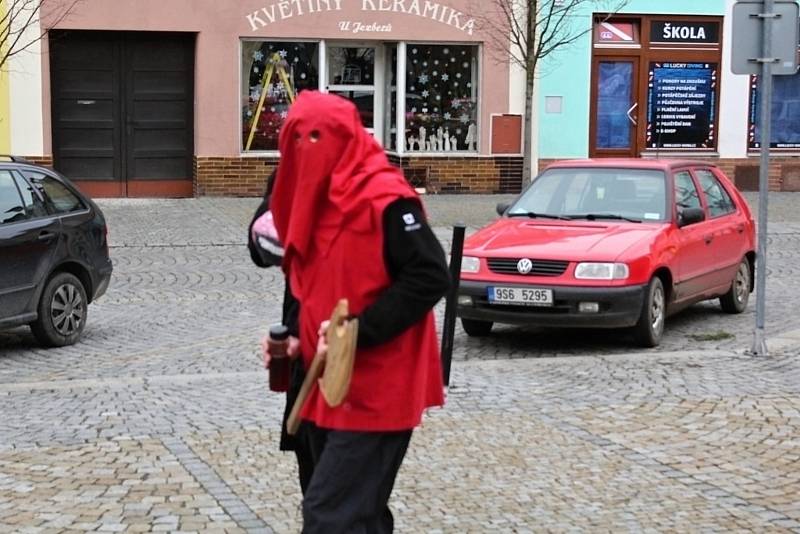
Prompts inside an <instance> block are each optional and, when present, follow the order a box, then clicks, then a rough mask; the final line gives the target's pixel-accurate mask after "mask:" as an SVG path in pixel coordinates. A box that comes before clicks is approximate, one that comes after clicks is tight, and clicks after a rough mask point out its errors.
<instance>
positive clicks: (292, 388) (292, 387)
mask: <svg viewBox="0 0 800 534" xmlns="http://www.w3.org/2000/svg"><path fill="white" fill-rule="evenodd" d="M291 373H292V374H291V379H290V381H289V391H287V392H286V407H285V408H284V410H283V422H282V423H281V442H280V449H281V450H282V451H294V455H295V458H297V476H298V479H299V481H300V491H302V492H303V495H305V494H306V490H307V489H308V484H309V482H310V481H311V474H312V473H313V472H314V458H313V456H311V446H310V443H309V436H310V435H309V433H308V430H307V427H309V426H310V425H309V424H308V423H306V422H301V423H300V428H299V429H298V430H297V435H294V436H290V435H289V434H288V432H287V431H286V422H287V420H288V419H289V413H290V412H291V411H292V407H293V406H294V401H295V399H296V398H297V394H298V392H299V391H300V388H301V387H302V385H303V378H305V371H303V362H302V361H301V360H300V359H299V358H298V359H297V360H294V361H293V362H292V366H291Z"/></svg>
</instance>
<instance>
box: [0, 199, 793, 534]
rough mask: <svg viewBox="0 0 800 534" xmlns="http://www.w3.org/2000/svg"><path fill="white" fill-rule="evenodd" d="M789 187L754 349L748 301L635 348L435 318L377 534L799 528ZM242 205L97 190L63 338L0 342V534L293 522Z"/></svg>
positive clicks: (467, 202)
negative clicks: (441, 338)
mask: <svg viewBox="0 0 800 534" xmlns="http://www.w3.org/2000/svg"><path fill="white" fill-rule="evenodd" d="M509 198H510V197H507V196H431V197H427V198H426V204H427V207H428V212H429V217H430V219H431V221H432V223H433V225H434V227H435V231H436V233H437V235H438V236H439V237H440V239H441V240H442V242H443V244H444V246H445V247H449V240H450V236H451V225H452V224H454V223H455V222H458V221H460V220H461V221H463V222H465V223H466V224H467V226H468V228H469V229H470V230H472V229H474V228H476V227H478V226H480V225H481V224H484V223H485V222H488V221H490V220H491V219H492V218H493V217H494V204H495V203H496V202H499V201H505V200H508V199H509ZM749 199H750V201H751V204H753V205H755V204H756V198H755V196H753V195H749ZM798 200H800V196H798V195H794V194H783V193H782V194H772V195H771V196H770V224H769V233H770V241H769V247H770V255H769V276H768V291H767V299H768V315H767V319H768V321H767V327H768V336H769V337H768V341H769V340H770V339H771V338H776V337H778V336H782V339H783V340H784V343H783V344H782V345H781V346H780V348H779V349H776V350H774V351H773V352H772V353H771V355H770V356H769V357H767V358H758V357H753V356H750V355H748V354H747V353H746V351H745V349H746V348H748V347H749V344H750V342H751V336H752V327H753V321H754V310H755V306H754V303H755V300H754V299H753V300H751V305H750V308H749V309H748V312H747V313H745V314H742V315H741V316H729V315H726V314H723V313H721V312H720V311H719V308H718V306H717V305H716V304H715V303H708V304H702V305H698V306H695V307H693V308H691V309H690V310H688V311H687V312H685V313H683V314H681V315H679V316H677V317H674V318H672V319H671V320H670V321H669V322H668V325H667V333H666V336H665V340H664V343H663V344H662V346H661V347H659V348H658V349H654V350H649V351H640V350H639V349H636V348H635V347H634V346H633V344H632V341H631V340H630V339H628V338H627V337H626V336H624V335H621V334H619V333H615V332H603V331H590V332H584V331H581V332H580V333H578V334H576V333H575V332H572V331H569V330H564V331H546V330H539V329H533V328H520V327H496V329H495V332H494V333H493V334H492V335H491V336H490V337H488V338H485V339H481V340H476V339H470V338H467V337H466V335H465V334H464V333H463V331H462V330H461V329H460V327H457V329H456V339H455V343H454V346H455V353H454V360H455V361H454V364H453V370H452V387H451V388H450V389H449V391H448V396H447V404H446V406H445V408H444V409H437V410H432V411H431V412H430V414H429V415H428V417H426V420H425V422H424V424H423V426H422V427H421V428H420V429H418V430H417V431H416V432H415V434H414V437H413V439H412V444H411V448H410V450H409V453H408V456H407V459H406V461H405V463H404V465H403V468H402V470H401V472H400V476H399V478H398V481H397V485H396V488H395V492H394V495H393V499H392V502H391V506H392V508H393V510H394V512H395V517H396V527H397V530H398V532H409V533H410V532H490V531H491V532H495V531H497V532H542V531H550V532H572V531H632V532H633V531H635V532H641V531H652V532H662V531H709V532H712V531H757V532H761V531H765V530H770V531H775V532H800V499H798V497H797V496H798V495H800V437H798V436H800V395H798V391H799V390H800V363H798V362H799V361H800V360H798V356H800V335H798V334H797V332H798V330H799V329H800V320H799V319H797V318H796V314H795V312H794V309H795V307H796V306H795V302H797V301H798V298H797V297H798V296H800V290H799V289H797V284H796V282H795V280H796V278H797V277H796V274H797V267H796V265H797V263H798V259H799V257H800V210H796V209H795V208H794V206H795V205H797V201H798ZM256 204H257V200H256V199H207V198H201V199H191V200H105V201H101V206H102V207H103V209H104V211H105V213H106V215H107V217H108V220H109V225H110V236H111V242H112V245H113V246H112V251H111V254H112V257H113V260H114V263H115V272H114V277H113V280H112V285H111V287H110V289H109V292H108V294H107V295H106V296H104V297H103V298H102V299H100V300H99V301H98V302H96V303H94V304H92V305H91V307H90V309H89V324H88V326H87V329H86V332H85V337H84V340H83V341H82V342H81V343H80V344H78V345H76V346H73V347H68V348H63V349H51V350H45V349H41V348H39V347H37V346H36V344H35V342H34V341H33V339H32V337H31V336H30V334H29V333H28V332H27V330H26V329H16V330H14V331H12V332H10V333H0V406H2V408H1V410H2V416H1V417H0V532H15V533H16V532H84V531H101V532H103V531H104V532H121V531H125V532H145V531H155V532H157V531H164V532H276V533H283V532H298V531H299V529H300V524H301V516H300V507H299V505H300V494H299V488H298V485H297V481H296V473H295V464H294V458H293V456H292V455H290V454H284V453H280V452H278V451H277V441H278V437H279V436H278V431H277V430H278V424H279V417H280V414H281V412H282V409H283V403H282V397H281V396H279V395H276V394H271V393H269V392H268V391H267V376H266V374H265V372H264V370H263V368H262V367H261V364H260V361H259V357H258V339H259V337H260V335H262V333H263V332H264V330H265V329H266V327H267V325H269V324H270V323H273V322H276V321H277V320H278V318H279V315H280V307H279V303H280V298H281V296H282V278H281V275H280V272H279V271H277V270H276V269H258V268H256V267H254V266H253V265H252V264H251V263H250V260H249V257H248V255H247V251H246V248H245V247H244V228H245V226H246V224H247V222H248V221H249V218H250V215H251V213H252V210H253V209H254V208H255V206H256ZM442 312H443V306H442V305H440V306H439V307H437V315H438V324H441V318H442ZM712 338H713V339H712ZM795 339H796V340H797V343H793V340H795ZM787 340H788V343H786V341H787Z"/></svg>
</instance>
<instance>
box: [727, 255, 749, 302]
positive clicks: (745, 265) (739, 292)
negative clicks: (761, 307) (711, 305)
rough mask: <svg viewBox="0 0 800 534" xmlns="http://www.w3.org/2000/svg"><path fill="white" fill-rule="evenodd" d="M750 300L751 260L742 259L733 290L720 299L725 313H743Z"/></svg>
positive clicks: (734, 279) (732, 283)
mask: <svg viewBox="0 0 800 534" xmlns="http://www.w3.org/2000/svg"><path fill="white" fill-rule="evenodd" d="M749 299H750V260H748V259H747V258H742V261H741V263H739V268H738V269H736V275H735V276H734V277H733V282H731V288H730V289H729V290H728V292H727V293H725V294H724V295H722V296H721V297H720V298H719V303H720V305H721V306H722V311H724V312H725V313H742V312H743V311H744V310H745V308H747V301H748V300H749Z"/></svg>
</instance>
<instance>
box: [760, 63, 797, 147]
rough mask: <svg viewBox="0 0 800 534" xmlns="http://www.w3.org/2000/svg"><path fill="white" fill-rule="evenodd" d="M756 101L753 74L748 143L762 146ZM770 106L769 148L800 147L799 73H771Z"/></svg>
mask: <svg viewBox="0 0 800 534" xmlns="http://www.w3.org/2000/svg"><path fill="white" fill-rule="evenodd" d="M759 102H760V101H759V83H758V76H752V77H751V80H750V115H749V116H750V128H749V129H748V131H749V132H750V135H749V140H748V141H749V142H748V145H749V147H750V148H751V149H757V148H760V147H761V133H760V128H759V123H760V121H759V119H758V117H759V114H760V111H759V110H760V108H759V106H760V103H759ZM771 107H772V122H771V125H770V126H771V128H770V135H769V137H770V148H789V149H800V74H793V75H790V76H773V77H772V106H771Z"/></svg>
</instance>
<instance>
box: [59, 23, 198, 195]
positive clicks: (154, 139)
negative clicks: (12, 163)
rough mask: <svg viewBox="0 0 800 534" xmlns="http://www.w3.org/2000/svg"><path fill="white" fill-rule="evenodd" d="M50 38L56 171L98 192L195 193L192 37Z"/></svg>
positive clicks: (76, 34)
mask: <svg viewBox="0 0 800 534" xmlns="http://www.w3.org/2000/svg"><path fill="white" fill-rule="evenodd" d="M49 39H50V82H51V85H50V86H51V95H52V123H53V125H52V128H53V160H54V162H53V163H54V166H55V168H56V169H57V170H59V171H60V172H62V173H63V174H65V175H67V176H68V177H69V178H71V179H72V180H74V181H75V182H76V183H77V184H78V185H79V187H81V188H82V189H84V190H85V191H86V192H87V193H88V194H90V195H93V196H131V197H133V196H191V195H192V165H193V161H192V160H193V156H194V124H193V113H194V109H193V102H194V48H195V36H194V34H176V33H159V32H146V33H144V32H136V33H133V32H89V31H53V32H51V33H50V37H49Z"/></svg>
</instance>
